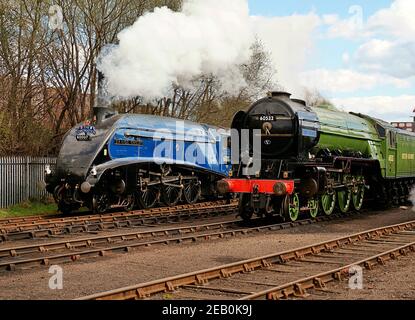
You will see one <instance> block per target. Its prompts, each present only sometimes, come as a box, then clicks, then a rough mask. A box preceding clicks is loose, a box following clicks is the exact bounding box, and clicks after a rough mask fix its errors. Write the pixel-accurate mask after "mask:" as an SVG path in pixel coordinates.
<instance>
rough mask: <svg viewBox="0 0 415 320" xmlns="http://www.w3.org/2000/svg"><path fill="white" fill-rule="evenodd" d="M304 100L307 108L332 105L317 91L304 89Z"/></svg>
mask: <svg viewBox="0 0 415 320" xmlns="http://www.w3.org/2000/svg"><path fill="white" fill-rule="evenodd" d="M304 100H305V101H306V102H307V104H308V105H309V106H312V107H313V106H319V105H330V106H332V105H333V103H332V102H331V101H330V100H329V99H327V98H326V97H324V96H323V95H322V94H321V93H320V92H319V91H317V90H310V89H305V97H304Z"/></svg>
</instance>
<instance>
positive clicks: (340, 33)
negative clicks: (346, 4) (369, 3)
mask: <svg viewBox="0 0 415 320" xmlns="http://www.w3.org/2000/svg"><path fill="white" fill-rule="evenodd" d="M349 14H350V16H349V17H348V18H347V19H340V17H339V16H338V15H325V16H323V21H324V23H325V24H327V25H328V26H329V28H328V30H327V37H329V38H346V39H354V38H359V37H362V36H364V35H365V34H366V30H365V25H364V21H363V8H362V7H361V6H357V5H355V6H351V7H350V8H349Z"/></svg>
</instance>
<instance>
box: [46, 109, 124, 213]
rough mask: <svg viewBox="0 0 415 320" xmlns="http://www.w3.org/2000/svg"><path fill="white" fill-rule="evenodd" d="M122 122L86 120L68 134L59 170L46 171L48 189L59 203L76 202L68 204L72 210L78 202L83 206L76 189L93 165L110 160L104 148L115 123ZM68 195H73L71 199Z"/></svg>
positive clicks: (60, 154) (61, 153)
mask: <svg viewBox="0 0 415 320" xmlns="http://www.w3.org/2000/svg"><path fill="white" fill-rule="evenodd" d="M119 119H120V116H113V117H110V118H109V119H106V120H105V121H99V122H97V123H94V124H93V123H91V122H89V121H87V122H85V123H81V124H79V125H77V126H75V127H74V128H72V129H71V130H70V131H69V132H68V133H67V134H66V136H65V138H64V139H63V143H62V147H61V149H60V152H59V155H58V158H57V162H56V167H55V169H54V170H53V172H52V170H50V169H49V168H47V170H46V176H45V183H46V190H47V191H48V192H49V193H51V194H53V195H54V197H55V200H56V201H57V202H58V203H59V202H61V200H63V199H65V198H70V199H73V200H74V201H73V203H72V204H70V203H67V204H66V207H67V208H69V209H76V201H79V203H82V201H81V199H77V197H76V194H77V190H78V189H79V188H80V186H81V185H82V183H83V182H84V181H85V178H86V177H87V176H88V174H90V172H91V170H93V169H94V164H97V163H98V162H102V161H104V160H105V159H106V158H107V157H108V151H107V150H106V149H105V148H104V146H105V144H106V143H107V141H108V139H109V138H110V137H111V135H112V134H113V133H114V124H115V123H116V122H117V121H118V120H119ZM65 194H70V197H68V196H67V195H65ZM63 205H65V204H62V208H63ZM62 208H61V209H62ZM69 209H68V210H69Z"/></svg>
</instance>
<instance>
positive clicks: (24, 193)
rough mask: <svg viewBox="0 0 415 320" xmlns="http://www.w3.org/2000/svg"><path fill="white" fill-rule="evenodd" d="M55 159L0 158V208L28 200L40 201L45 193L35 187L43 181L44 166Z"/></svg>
mask: <svg viewBox="0 0 415 320" xmlns="http://www.w3.org/2000/svg"><path fill="white" fill-rule="evenodd" d="M55 163H56V158H34V157H0V208H7V207H9V206H11V205H14V204H18V203H21V202H23V201H26V200H29V199H35V200H40V199H41V198H42V197H44V196H45V195H46V194H47V192H46V191H41V190H39V188H38V187H37V184H38V182H39V181H42V180H43V179H44V175H45V172H44V171H45V165H46V164H50V165H51V167H52V168H53V166H54V165H55Z"/></svg>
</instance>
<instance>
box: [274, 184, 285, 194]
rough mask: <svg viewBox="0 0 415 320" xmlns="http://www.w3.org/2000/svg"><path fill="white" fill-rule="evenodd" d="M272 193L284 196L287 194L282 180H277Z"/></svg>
mask: <svg viewBox="0 0 415 320" xmlns="http://www.w3.org/2000/svg"><path fill="white" fill-rule="evenodd" d="M274 194H275V195H276V196H278V197H282V196H285V195H286V194H287V187H286V186H285V184H284V183H282V182H277V183H276V184H275V185H274Z"/></svg>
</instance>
